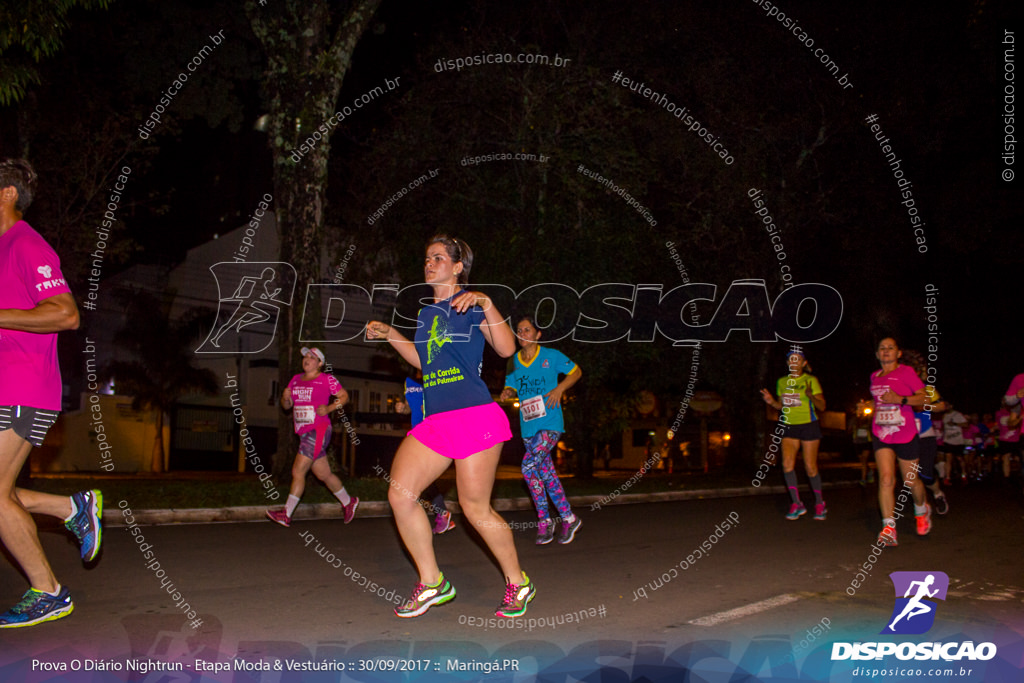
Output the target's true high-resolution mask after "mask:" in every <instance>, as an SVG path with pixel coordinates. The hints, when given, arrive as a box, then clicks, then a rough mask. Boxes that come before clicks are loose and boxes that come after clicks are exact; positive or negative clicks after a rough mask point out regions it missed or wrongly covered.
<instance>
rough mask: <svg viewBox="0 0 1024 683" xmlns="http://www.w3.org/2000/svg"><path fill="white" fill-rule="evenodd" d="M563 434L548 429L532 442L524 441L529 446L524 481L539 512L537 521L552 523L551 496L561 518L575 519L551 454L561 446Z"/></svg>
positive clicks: (524, 466) (524, 460)
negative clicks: (560, 440)
mask: <svg viewBox="0 0 1024 683" xmlns="http://www.w3.org/2000/svg"><path fill="white" fill-rule="evenodd" d="M561 435H562V433H561V432H553V431H550V430H547V429H542V430H541V431H539V432H537V433H536V434H534V435H533V436H532V437H531V438H529V439H523V443H524V444H526V454H525V455H524V456H523V477H525V478H526V484H527V485H528V486H529V487H530V495H531V496H533V504H534V506H535V507H536V508H537V517H539V518H540V519H542V520H544V519H549V518H550V515H549V514H548V496H551V500H552V501H554V503H555V507H556V508H558V515H559V516H560V517H561V518H562V519H566V518H569V517H570V516H571V515H572V508H571V507H569V500H568V499H567V498H566V497H565V489H563V488H562V482H561V481H559V480H558V473H557V472H555V463H554V462H552V460H551V451H553V450H554V449H555V446H556V445H557V444H558V437H560V436H561Z"/></svg>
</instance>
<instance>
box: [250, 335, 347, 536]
mask: <svg viewBox="0 0 1024 683" xmlns="http://www.w3.org/2000/svg"><path fill="white" fill-rule="evenodd" d="M326 362H327V359H326V358H324V354H323V352H322V351H320V349H318V348H316V347H314V348H306V347H305V346H304V347H302V374H299V375H295V376H294V377H292V380H291V381H290V382H288V386H287V388H285V390H284V391H283V392H282V393H281V407H282V408H284V409H285V410H289V409H290V410H291V411H292V421H293V422H294V423H295V433H296V434H298V435H299V452H298V454H297V455H296V456H295V462H293V463H292V486H291V490H290V491H289V492H288V501H287V502H286V503H285V506H284V507H283V508H277V509H274V510H267V517H268V518H270V519H271V520H273V521H275V522H277V523H278V524H280V525H281V526H291V523H292V515H293V514H294V512H295V508H296V507H297V506H298V504H299V500H300V499H301V498H302V493H303V492H304V491H305V490H306V474H308V473H309V471H310V470H313V474H314V475H316V478H317V479H319V480H320V481H322V482H323V483H324V484H325V485H326V486H327V489H328V490H329V491H330V492H331V493H333V494H334V497H335V498H337V499H338V502H339V503H341V505H342V508H343V509H344V511H345V524H348V523H349V522H351V521H352V518H353V517H355V516H356V507H357V506H358V505H359V498H357V497H355V496H350V495H349V494H348V491H346V490H345V486H344V485H343V484H342V483H341V479H338V477H337V475H336V474H334V472H332V471H331V466H330V464H328V462H327V457H326V456H327V446H328V445H329V444H330V443H331V418H330V417H329V415H330V414H331V411H332V410H337V409H338V408H340V407H342V406H343V405H345V404H346V403H347V402H348V392H347V391H345V388H344V387H342V386H341V382H339V381H338V380H337V379H335V378H334V376H333V375H326V374H324V373H322V372H321V370H322V369H323V367H324V364H325V363H326Z"/></svg>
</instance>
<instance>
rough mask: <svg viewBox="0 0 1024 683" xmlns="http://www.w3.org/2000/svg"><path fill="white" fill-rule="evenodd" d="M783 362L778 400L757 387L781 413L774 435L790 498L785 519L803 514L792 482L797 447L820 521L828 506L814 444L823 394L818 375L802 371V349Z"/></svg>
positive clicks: (804, 363) (817, 440) (818, 436)
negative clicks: (779, 445) (785, 372)
mask: <svg viewBox="0 0 1024 683" xmlns="http://www.w3.org/2000/svg"><path fill="white" fill-rule="evenodd" d="M787 363H788V365H789V374H788V375H785V376H783V377H780V378H779V381H778V382H777V384H776V393H777V394H778V397H779V398H778V400H776V399H775V397H774V396H772V394H771V392H769V391H768V390H767V389H761V398H763V399H764V402H765V403H767V404H768V405H770V406H771V407H773V408H775V410H778V411H779V412H780V413H781V415H779V422H778V424H777V426H776V428H775V434H776V435H777V436H776V437H775V438H778V437H782V473H783V476H784V477H785V479H786V488H787V489H788V490H789V496H790V498H791V499H792V505H791V506H790V508H789V512H788V513H787V514H786V519H790V520H793V519H799V518H800V517H801V516H802V515H804V514H807V508H806V507H804V504H803V503H802V502H801V501H800V493H799V491H798V490H797V483H796V471H795V467H796V453H797V451H798V450H799V451H801V452H802V453H803V457H804V469H806V470H807V478H808V479H809V480H810V483H811V490H812V491H813V492H814V519H818V520H823V519H825V517H826V515H827V514H828V508H826V507H825V501H824V500H823V499H822V497H821V475H820V474H818V446H819V444H821V425H820V424H819V423H818V415H820V414H821V413H823V412H825V396H824V395H823V394H822V392H821V383H820V382H819V381H818V378H817V377H815V376H814V375H812V374H810V373H808V372H806V370H807V369H808V368H807V359H806V358H805V357H804V354H803V351H800V350H795V349H794V350H793V351H791V352H790V354H789V356H788V357H787ZM776 443H778V441H776Z"/></svg>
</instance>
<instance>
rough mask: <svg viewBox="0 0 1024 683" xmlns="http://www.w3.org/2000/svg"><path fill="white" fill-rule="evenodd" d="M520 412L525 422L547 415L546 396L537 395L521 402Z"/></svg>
mask: <svg viewBox="0 0 1024 683" xmlns="http://www.w3.org/2000/svg"><path fill="white" fill-rule="evenodd" d="M519 414H520V415H522V416H523V422H529V421H530V420H536V419H537V418H538V417H544V416H545V415H547V414H548V411H547V408H546V406H545V405H544V396H542V395H537V396H534V397H533V398H528V399H526V400H525V401H523V402H522V403H521V404H519Z"/></svg>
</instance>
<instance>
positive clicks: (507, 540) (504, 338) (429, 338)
mask: <svg viewBox="0 0 1024 683" xmlns="http://www.w3.org/2000/svg"><path fill="white" fill-rule="evenodd" d="M472 265H473V252H472V251H471V250H470V248H469V245H468V244H466V243H465V242H463V241H462V240H459V239H454V238H450V237H448V236H446V235H438V236H436V237H433V238H432V239H431V240H430V241H429V242H428V243H427V254H426V261H425V263H424V266H423V274H424V277H425V280H426V283H427V284H428V285H430V286H431V287H432V288H433V302H431V303H428V304H426V305H425V306H424V307H423V308H422V309H421V310H420V312H419V315H418V316H417V327H416V334H415V337H414V340H413V341H409V339H408V338H406V337H405V336H403V335H402V334H401V333H400V332H398V331H397V330H396V329H394V328H393V327H391V326H390V325H388V324H386V323H383V322H380V321H376V320H374V321H370V322H369V323H368V324H367V326H366V337H367V339H384V340H386V341H387V342H388V343H389V344H391V346H392V347H393V348H394V349H395V350H396V351H398V353H399V354H400V355H401V356H402V358H404V359H405V361H406V362H407V363H409V364H410V365H412V366H413V367H416V368H419V369H420V370H421V371H422V372H423V404H424V413H425V416H424V418H423V421H422V422H420V423H419V424H418V425H416V427H414V428H413V429H412V431H410V432H409V434H408V436H406V437H405V439H404V440H403V441H402V445H401V446H399V448H398V452H397V453H396V454H395V461H394V464H393V465H392V467H391V488H390V490H389V491H388V502H389V503H390V504H391V509H392V511H393V512H394V515H395V523H396V524H397V525H398V531H399V533H400V534H401V536H402V541H403V542H404V543H405V547H406V548H407V549H408V551H409V554H410V555H412V558H413V562H415V563H416V569H417V571H418V572H419V583H417V584H416V588H415V589H414V590H413V593H412V596H411V597H410V598H409V599H408V600H407V601H406V602H405V603H404V604H402V605H400V606H399V607H397V608H396V609H395V614H397V615H398V616H400V617H418V616H419V615H421V614H423V613H424V612H426V611H427V610H428V609H429V608H430V607H431V606H433V605H440V604H443V603H445V602H448V601H449V600H451V599H452V598H454V597H455V588H454V587H453V586H452V584H451V583H450V582H449V581H448V580H447V579H446V578H445V576H444V574H443V573H442V572H441V570H440V568H439V567H438V565H437V558H436V557H435V555H434V546H433V534H432V533H431V528H430V521H429V520H428V519H427V514H426V512H425V511H424V510H423V508H422V507H421V506H420V505H419V503H418V500H419V496H420V494H421V493H422V492H423V490H424V489H425V488H426V487H427V485H428V484H430V483H431V482H433V481H436V480H437V478H438V477H440V476H441V474H442V473H444V471H445V470H446V469H448V467H449V466H450V465H451V463H452V461H453V460H454V461H455V478H456V483H457V486H458V490H459V504H460V506H461V507H462V513H463V515H464V516H465V517H466V519H467V520H469V521H470V522H472V523H473V525H474V526H475V527H476V529H477V531H479V533H480V536H481V537H482V538H483V540H484V542H485V543H486V544H487V547H488V548H489V549H490V550H491V552H492V553H493V554H494V557H495V559H497V561H498V564H499V565H500V566H501V570H502V572H504V574H505V597H504V600H503V601H502V604H501V606H499V607H498V609H497V611H496V612H495V614H496V615H497V616H499V617H518V616H521V615H523V614H524V613H525V612H526V606H527V604H528V603H529V602H530V600H532V599H533V596H534V594H535V592H536V591H535V589H534V586H533V583H532V582H531V581H530V579H529V577H527V576H526V573H525V572H523V571H522V569H521V568H520V566H519V557H518V555H517V554H516V548H515V543H514V541H513V539H512V531H511V530H510V529H509V526H508V524H506V523H505V522H504V520H502V518H501V516H499V515H498V513H497V512H495V511H494V509H493V508H492V507H491V490H492V488H493V487H494V477H495V474H496V473H497V470H498V458H499V456H500V455H501V447H502V444H503V443H504V442H505V441H508V440H509V439H511V438H512V432H511V430H510V429H509V425H508V418H507V417H506V416H505V412H504V411H503V410H502V409H501V407H500V406H498V404H496V403H495V402H494V400H493V399H492V398H491V393H490V390H488V388H487V385H486V384H484V381H483V379H481V378H480V367H481V365H482V364H483V346H484V342H485V341H486V342H487V343H488V344H490V345H491V347H492V348H493V349H494V350H495V351H496V352H497V353H498V355H500V356H502V357H503V358H508V357H509V356H511V355H512V354H513V353H515V351H516V341H515V335H513V334H512V330H511V328H510V327H509V326H508V323H507V322H506V321H505V318H504V317H503V316H502V315H501V313H500V312H498V309H497V308H496V307H495V305H494V303H493V302H492V301H491V299H490V297H488V296H487V295H485V294H483V293H481V292H474V291H469V290H468V289H466V286H467V285H468V283H469V270H470V268H471V267H472Z"/></svg>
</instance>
